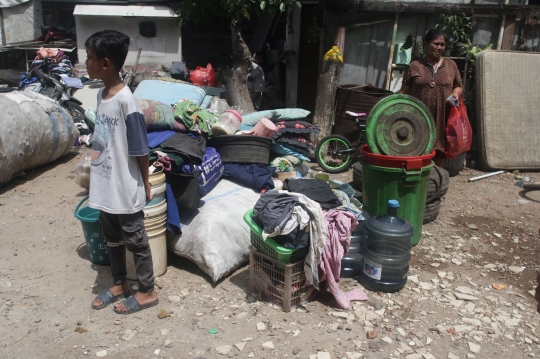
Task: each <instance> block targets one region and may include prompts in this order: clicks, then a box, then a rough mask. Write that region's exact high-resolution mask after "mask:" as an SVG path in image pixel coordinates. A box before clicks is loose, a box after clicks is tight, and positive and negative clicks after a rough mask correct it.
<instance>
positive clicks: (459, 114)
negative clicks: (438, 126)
mask: <svg viewBox="0 0 540 359" xmlns="http://www.w3.org/2000/svg"><path fill="white" fill-rule="evenodd" d="M445 135H446V145H445V146H444V156H445V157H446V158H455V157H456V156H457V155H460V154H462V153H464V152H467V151H468V150H470V149H471V145H472V135H473V134H472V128H471V124H470V123H469V117H468V116H467V108H466V107H465V105H464V104H463V99H462V98H461V97H460V98H459V106H452V108H451V109H450V114H449V115H448V121H447V122H446V129H445Z"/></svg>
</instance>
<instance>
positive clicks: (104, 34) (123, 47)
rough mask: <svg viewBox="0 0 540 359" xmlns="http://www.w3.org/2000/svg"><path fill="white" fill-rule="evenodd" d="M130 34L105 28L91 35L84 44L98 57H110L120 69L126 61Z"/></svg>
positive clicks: (117, 68)
mask: <svg viewBox="0 0 540 359" xmlns="http://www.w3.org/2000/svg"><path fill="white" fill-rule="evenodd" d="M129 42H130V39H129V36H127V35H126V34H123V33H121V32H119V31H116V30H103V31H99V32H96V33H95V34H93V35H92V36H90V37H89V38H88V39H87V40H86V42H85V43H84V46H85V47H87V48H89V49H90V50H92V52H93V53H94V54H95V55H96V57H97V58H98V59H104V58H108V59H109V60H110V61H111V62H112V63H113V65H114V67H115V68H116V70H118V71H120V70H121V69H122V66H124V62H125V61H126V57H127V53H128V49H129Z"/></svg>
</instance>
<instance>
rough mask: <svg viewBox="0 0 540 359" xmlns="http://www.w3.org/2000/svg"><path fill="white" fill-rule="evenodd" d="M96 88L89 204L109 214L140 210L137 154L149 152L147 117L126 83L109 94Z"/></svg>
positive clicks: (141, 194)
mask: <svg viewBox="0 0 540 359" xmlns="http://www.w3.org/2000/svg"><path fill="white" fill-rule="evenodd" d="M102 93H103V89H101V90H99V92H98V105H97V111H96V125H95V128H94V138H93V140H92V162H91V163H92V165H91V174H90V207H91V208H95V209H99V210H101V211H104V212H107V213H112V214H129V213H136V212H138V211H141V210H142V209H143V208H144V205H145V202H146V194H145V191H144V182H143V178H142V174H141V170H140V169H139V164H138V162H137V157H136V156H144V155H146V154H148V152H149V149H148V137H147V136H146V121H145V119H144V115H143V114H142V111H141V109H140V107H139V104H138V103H137V101H136V99H135V98H134V97H133V94H132V93H131V91H130V90H129V88H128V87H127V86H125V87H124V88H123V89H122V90H120V91H119V92H118V93H117V94H116V95H114V96H113V97H112V98H110V99H107V100H104V99H102Z"/></svg>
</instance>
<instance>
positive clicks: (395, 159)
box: [360, 145, 435, 170]
mask: <svg viewBox="0 0 540 359" xmlns="http://www.w3.org/2000/svg"><path fill="white" fill-rule="evenodd" d="M360 153H361V154H362V160H363V161H364V162H365V163H369V164H370V165H374V166H379V167H389V168H404V169H406V170H420V169H422V168H423V167H426V166H429V165H430V164H431V160H432V159H433V157H435V150H433V151H432V152H431V153H430V154H429V155H424V156H412V157H405V156H403V157H399V156H385V155H378V154H375V153H373V152H371V151H370V149H369V147H368V145H363V146H362V147H360Z"/></svg>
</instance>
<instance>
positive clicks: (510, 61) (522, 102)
mask: <svg viewBox="0 0 540 359" xmlns="http://www.w3.org/2000/svg"><path fill="white" fill-rule="evenodd" d="M539 55H540V54H538V53H531V52H513V51H483V52H481V53H480V54H479V55H478V57H477V64H476V111H477V113H476V117H477V124H478V126H477V128H478V144H479V149H480V162H481V165H482V167H484V168H486V169H540V152H539V144H540V56H539Z"/></svg>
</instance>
